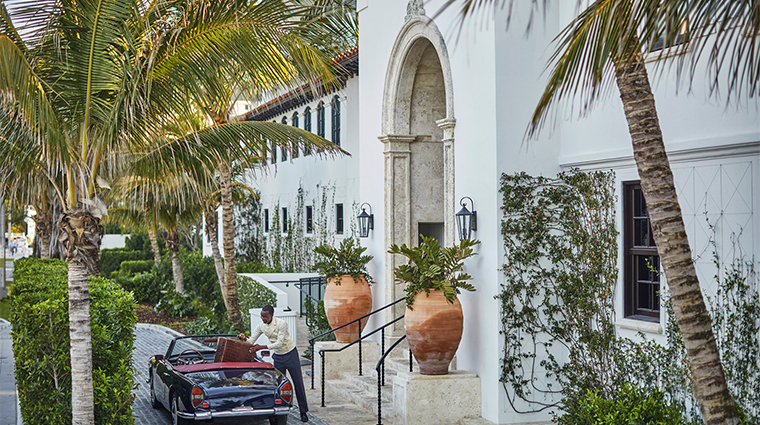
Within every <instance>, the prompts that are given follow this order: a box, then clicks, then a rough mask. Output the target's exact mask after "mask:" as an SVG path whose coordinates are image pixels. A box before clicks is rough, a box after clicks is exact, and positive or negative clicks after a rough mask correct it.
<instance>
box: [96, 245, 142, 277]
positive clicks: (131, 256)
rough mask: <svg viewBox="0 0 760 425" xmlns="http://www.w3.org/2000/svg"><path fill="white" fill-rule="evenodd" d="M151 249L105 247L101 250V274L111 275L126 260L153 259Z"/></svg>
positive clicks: (104, 275)
mask: <svg viewBox="0 0 760 425" xmlns="http://www.w3.org/2000/svg"><path fill="white" fill-rule="evenodd" d="M152 259H153V254H152V253H151V252H150V251H147V252H145V251H129V250H126V249H124V248H113V249H103V250H101V251H100V275H101V276H103V277H111V273H113V272H115V271H116V270H119V268H120V267H121V263H122V262H124V261H138V260H152Z"/></svg>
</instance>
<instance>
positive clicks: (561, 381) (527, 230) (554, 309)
mask: <svg viewBox="0 0 760 425" xmlns="http://www.w3.org/2000/svg"><path fill="white" fill-rule="evenodd" d="M501 193H502V195H503V206H502V209H503V211H504V217H503V220H502V234H503V236H504V244H505V250H506V264H504V266H503V267H504V273H505V277H506V281H505V283H504V284H503V285H502V289H501V293H500V294H499V295H498V299H499V300H500V301H501V313H502V317H501V323H502V331H501V333H502V335H503V338H504V354H503V358H502V362H501V370H502V374H501V378H500V380H501V382H502V383H503V385H504V388H505V390H506V391H507V394H508V396H509V397H508V399H509V402H510V404H511V405H512V407H513V408H514V409H515V410H516V411H524V409H521V408H520V407H519V406H518V405H517V404H516V403H515V402H516V400H517V399H522V400H525V401H526V402H528V404H529V405H530V406H531V408H530V411H540V410H543V409H546V408H550V407H554V406H556V401H554V400H553V396H552V395H554V394H565V393H567V392H568V391H577V392H578V393H585V391H586V390H588V389H605V388H606V389H608V388H610V387H611V386H612V380H613V378H614V377H613V376H612V375H611V373H612V370H611V368H610V367H609V365H610V364H611V363H612V361H613V358H612V354H613V353H612V352H610V351H609V350H608V348H607V347H609V346H610V345H611V344H612V342H613V341H614V339H615V329H614V325H613V308H612V307H613V305H612V301H613V298H612V297H613V293H614V286H615V283H616V281H617V235H618V232H617V230H615V223H614V206H615V196H614V175H613V174H612V173H611V172H610V173H602V172H597V173H593V174H585V173H580V172H570V173H562V174H560V175H559V176H558V177H557V178H546V177H531V176H528V175H527V174H525V173H520V174H514V175H506V174H505V175H503V176H502V179H501ZM561 352H566V353H567V359H566V361H565V360H564V359H562V358H561V357H558V356H557V353H561ZM539 370H540V371H539Z"/></svg>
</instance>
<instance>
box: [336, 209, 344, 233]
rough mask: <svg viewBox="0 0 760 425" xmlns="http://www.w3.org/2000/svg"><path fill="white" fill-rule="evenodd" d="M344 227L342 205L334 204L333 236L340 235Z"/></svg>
mask: <svg viewBox="0 0 760 425" xmlns="http://www.w3.org/2000/svg"><path fill="white" fill-rule="evenodd" d="M344 227H345V226H344V218H343V204H342V203H341V204H335V234H336V235H342V234H343V230H344Z"/></svg>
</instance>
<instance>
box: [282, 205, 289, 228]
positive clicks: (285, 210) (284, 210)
mask: <svg viewBox="0 0 760 425" xmlns="http://www.w3.org/2000/svg"><path fill="white" fill-rule="evenodd" d="M282 233H288V207H282Z"/></svg>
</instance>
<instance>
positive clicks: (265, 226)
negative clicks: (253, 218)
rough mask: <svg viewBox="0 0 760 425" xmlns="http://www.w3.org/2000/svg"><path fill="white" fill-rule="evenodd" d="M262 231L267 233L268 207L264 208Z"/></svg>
mask: <svg viewBox="0 0 760 425" xmlns="http://www.w3.org/2000/svg"><path fill="white" fill-rule="evenodd" d="M264 233H269V209H268V208H264Z"/></svg>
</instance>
